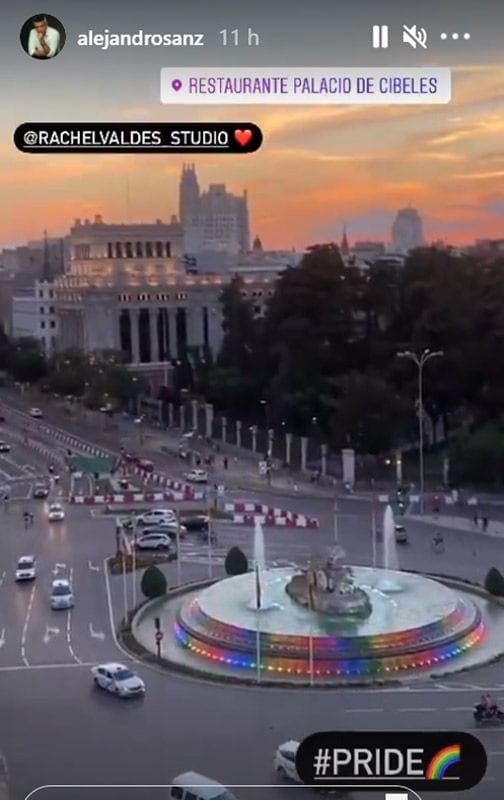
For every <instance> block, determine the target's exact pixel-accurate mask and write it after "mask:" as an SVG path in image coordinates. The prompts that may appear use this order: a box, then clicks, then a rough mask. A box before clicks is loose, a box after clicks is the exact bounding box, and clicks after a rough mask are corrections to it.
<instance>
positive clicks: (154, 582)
mask: <svg viewBox="0 0 504 800" xmlns="http://www.w3.org/2000/svg"><path fill="white" fill-rule="evenodd" d="M141 589H142V594H143V595H144V597H147V599H149V600H153V599H154V598H155V597H162V596H163V595H164V594H166V578H165V576H164V575H163V573H162V572H161V570H160V569H159V567H156V566H155V565H154V564H153V565H152V566H150V567H147V569H146V570H145V572H144V574H143V575H142V583H141Z"/></svg>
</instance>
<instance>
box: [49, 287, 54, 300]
mask: <svg viewBox="0 0 504 800" xmlns="http://www.w3.org/2000/svg"><path fill="white" fill-rule="evenodd" d="M53 297H54V292H53V290H52V289H49V299H50V300H52V299H53Z"/></svg>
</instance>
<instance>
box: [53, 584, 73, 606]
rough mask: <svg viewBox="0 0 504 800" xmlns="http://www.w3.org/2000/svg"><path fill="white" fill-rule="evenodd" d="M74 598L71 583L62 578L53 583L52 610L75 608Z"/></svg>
mask: <svg viewBox="0 0 504 800" xmlns="http://www.w3.org/2000/svg"><path fill="white" fill-rule="evenodd" d="M73 606H74V596H73V592H72V587H71V586H70V581H68V580H67V579H66V578H60V579H58V580H56V581H53V582H52V586H51V608H53V609H54V610H55V611H58V610H60V609H66V608H73Z"/></svg>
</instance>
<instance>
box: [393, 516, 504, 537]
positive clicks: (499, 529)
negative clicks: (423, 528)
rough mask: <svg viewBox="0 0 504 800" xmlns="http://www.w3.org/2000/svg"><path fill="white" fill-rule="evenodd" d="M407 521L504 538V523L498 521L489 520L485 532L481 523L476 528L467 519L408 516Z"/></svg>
mask: <svg viewBox="0 0 504 800" xmlns="http://www.w3.org/2000/svg"><path fill="white" fill-rule="evenodd" d="M406 519H408V520H412V521H413V522H424V523H425V524H426V525H431V526H435V527H437V528H450V529H451V530H457V531H465V532H470V533H475V534H480V535H482V536H493V537H496V538H501V537H504V522H499V521H498V520H489V523H488V528H487V530H486V531H484V530H483V529H482V527H481V522H480V524H479V525H478V526H477V527H476V525H475V524H474V522H473V519H472V518H467V517H448V516H434V515H433V514H424V515H423V516H419V515H417V514H408V515H407V516H406Z"/></svg>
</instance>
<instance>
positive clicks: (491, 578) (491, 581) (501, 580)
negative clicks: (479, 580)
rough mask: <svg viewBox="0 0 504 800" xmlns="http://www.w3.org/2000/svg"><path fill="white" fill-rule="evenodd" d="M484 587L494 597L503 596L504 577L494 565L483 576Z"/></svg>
mask: <svg viewBox="0 0 504 800" xmlns="http://www.w3.org/2000/svg"><path fill="white" fill-rule="evenodd" d="M485 589H486V590H487V592H488V593H489V594H493V595H495V596H496V597H504V577H503V576H502V573H501V572H499V570H498V569H496V568H495V567H492V568H491V569H490V570H489V571H488V574H487V576H486V578H485Z"/></svg>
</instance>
